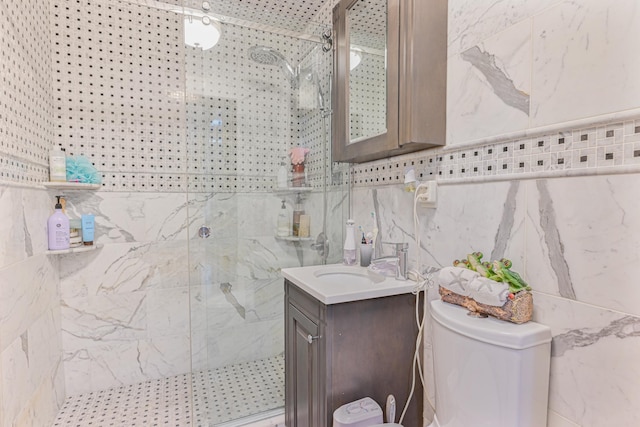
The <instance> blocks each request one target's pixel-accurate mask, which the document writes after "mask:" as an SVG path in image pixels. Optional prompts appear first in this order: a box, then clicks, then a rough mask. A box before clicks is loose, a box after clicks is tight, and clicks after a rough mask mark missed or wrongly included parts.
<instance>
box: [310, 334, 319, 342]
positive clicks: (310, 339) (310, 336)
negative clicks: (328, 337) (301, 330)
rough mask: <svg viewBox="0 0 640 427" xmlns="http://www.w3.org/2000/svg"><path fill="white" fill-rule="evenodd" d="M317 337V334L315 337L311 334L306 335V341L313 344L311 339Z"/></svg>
mask: <svg viewBox="0 0 640 427" xmlns="http://www.w3.org/2000/svg"><path fill="white" fill-rule="evenodd" d="M318 338H320V337H319V336H317V337H312V336H311V334H309V335H307V342H308V343H309V344H313V340H317V339H318Z"/></svg>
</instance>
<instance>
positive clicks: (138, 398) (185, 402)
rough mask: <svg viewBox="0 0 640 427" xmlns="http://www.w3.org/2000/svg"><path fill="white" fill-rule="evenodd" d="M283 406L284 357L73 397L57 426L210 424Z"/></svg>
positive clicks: (183, 426)
mask: <svg viewBox="0 0 640 427" xmlns="http://www.w3.org/2000/svg"><path fill="white" fill-rule="evenodd" d="M192 402H193V407H192ZM282 406H284V358H283V357H282V356H276V357H273V358H269V359H263V360H257V361H252V362H245V363H240V364H237V365H231V366H225V367H222V368H218V369H214V370H210V371H200V372H193V373H191V374H184V375H178V376H175V377H171V378H163V379H160V380H153V381H147V382H144V383H139V384H133V385H129V386H123V387H118V388H115V389H110V390H104V391H98V392H93V393H86V394H82V395H79V396H73V397H70V398H68V399H67V400H66V401H65V403H64V405H63V406H62V409H60V412H59V413H58V416H57V418H56V420H55V422H54V423H53V426H52V427H71V426H74V427H85V426H87V427H89V426H91V427H94V426H98V427H102V426H116V427H117V426H119V427H138V426H139V427H147V426H163V427H164V426H174V427H209V426H214V425H217V424H221V423H225V422H229V421H232V420H236V419H239V418H244V417H247V416H250V415H255V414H258V413H261V412H265V411H269V410H272V409H276V408H280V407H282Z"/></svg>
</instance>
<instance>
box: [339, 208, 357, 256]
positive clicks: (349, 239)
mask: <svg viewBox="0 0 640 427" xmlns="http://www.w3.org/2000/svg"><path fill="white" fill-rule="evenodd" d="M342 262H343V263H344V264H345V265H355V263H356V229H355V221H354V220H352V219H348V220H347V228H346V235H345V239H344V248H343V253H342Z"/></svg>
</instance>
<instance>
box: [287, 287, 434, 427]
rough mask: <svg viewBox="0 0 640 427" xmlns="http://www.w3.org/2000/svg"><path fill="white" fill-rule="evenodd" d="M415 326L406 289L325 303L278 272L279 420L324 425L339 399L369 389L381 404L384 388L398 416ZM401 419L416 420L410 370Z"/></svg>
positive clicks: (305, 426) (417, 403) (410, 426)
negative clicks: (281, 332) (281, 334)
mask: <svg viewBox="0 0 640 427" xmlns="http://www.w3.org/2000/svg"><path fill="white" fill-rule="evenodd" d="M417 333H418V328H417V325H416V321H415V296H414V295H412V294H404V295H396V296H389V297H384V298H376V299H368V300H362V301H353V302H345V303H341V304H332V305H325V304H323V303H321V302H320V301H318V300H317V299H315V298H313V297H312V296H311V295H309V294H307V293H306V292H304V291H302V290H301V289H300V288H298V287H297V286H296V285H295V284H293V283H292V282H290V281H289V280H285V417H286V419H285V422H286V425H287V426H288V427H331V425H332V422H333V411H334V410H336V409H337V408H338V407H340V406H342V405H344V404H345V403H349V402H351V401H354V400H357V399H360V398H362V397H365V396H369V397H371V398H373V399H374V400H375V401H376V402H378V403H379V404H380V406H381V407H382V408H383V410H384V406H385V402H386V399H387V395H389V394H393V395H394V396H395V398H396V402H397V412H396V413H397V415H396V421H398V420H397V419H398V418H399V417H400V414H401V412H402V409H403V408H404V405H405V403H406V400H407V396H408V395H409V391H410V388H411V369H412V363H413V354H414V352H415V340H416V336H417ZM420 357H422V353H421V356H420ZM403 424H404V426H405V427H414V426H420V425H422V385H421V384H420V379H419V377H417V376H416V390H415V392H414V396H413V399H412V402H411V406H410V407H409V410H408V411H407V415H405V419H404V422H403Z"/></svg>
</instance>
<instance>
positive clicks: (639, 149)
mask: <svg viewBox="0 0 640 427" xmlns="http://www.w3.org/2000/svg"><path fill="white" fill-rule="evenodd" d="M408 166H413V167H414V168H415V170H416V174H417V176H419V179H422V180H428V179H435V180H438V181H442V182H448V181H451V182H458V181H461V182H466V181H482V180H487V179H495V180H500V179H504V180H510V179H524V178H532V177H534V178H538V177H539V178H544V177H551V176H562V175H566V176H569V175H571V176H576V175H589V174H593V173H596V172H597V173H619V172H624V171H630V170H634V171H638V172H640V118H639V119H635V120H626V121H616V122H612V123H605V124H602V125H594V126H593V127H586V128H581V129H570V130H566V131H559V132H555V133H549V134H545V135H540V136H531V137H526V138H521V139H513V140H507V141H503V142H494V143H489V144H484V145H478V146H472V147H469V146H467V147H463V148H460V149H455V147H451V148H437V149H432V150H425V151H421V152H418V153H412V154H407V155H403V156H398V157H393V158H390V159H385V160H378V161H375V162H371V163H366V164H359V165H353V166H352V167H351V184H352V185H354V186H356V187H364V186H377V185H387V184H398V183H403V182H404V170H405V168H406V167H408ZM630 167H631V168H632V169H630Z"/></svg>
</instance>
